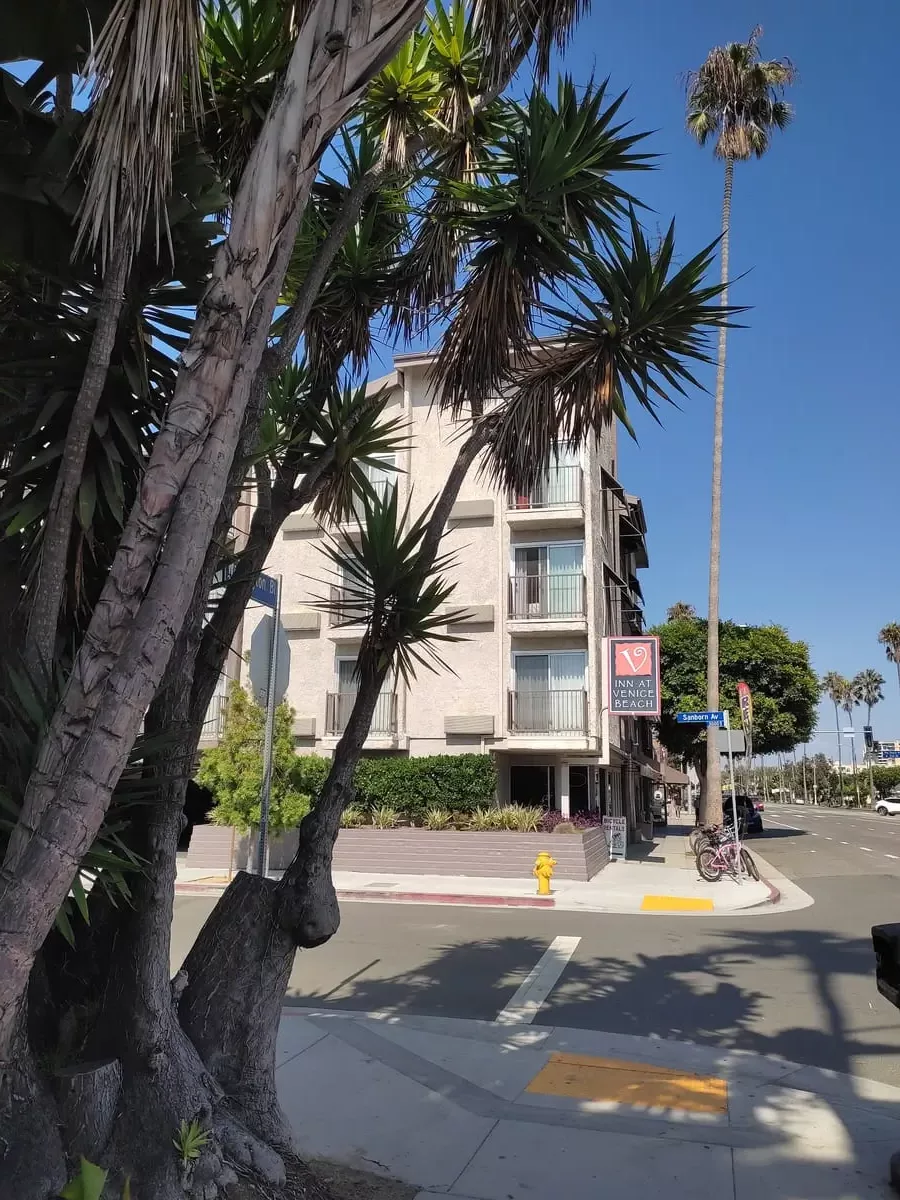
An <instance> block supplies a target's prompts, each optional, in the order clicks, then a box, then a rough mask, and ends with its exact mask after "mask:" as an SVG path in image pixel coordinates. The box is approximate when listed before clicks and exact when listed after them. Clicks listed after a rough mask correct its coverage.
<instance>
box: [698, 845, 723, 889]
mask: <svg viewBox="0 0 900 1200" xmlns="http://www.w3.org/2000/svg"><path fill="white" fill-rule="evenodd" d="M697 870H698V871H699V872H700V874H701V875H702V876H703V878H704V879H705V880H706V881H707V883H718V881H719V880H720V879H721V878H722V868H721V867H720V866H718V865H717V864H716V852H715V850H713V848H712V847H711V846H707V847H706V849H704V850H701V851H700V853H699V854H698V855H697Z"/></svg>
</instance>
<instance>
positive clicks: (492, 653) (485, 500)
mask: <svg viewBox="0 0 900 1200" xmlns="http://www.w3.org/2000/svg"><path fill="white" fill-rule="evenodd" d="M431 362H432V358H431V357H430V356H429V355H426V354H415V355H413V354H408V355H404V356H402V357H399V358H397V360H396V363H395V370H394V371H393V373H392V374H390V375H389V376H387V377H386V378H384V379H379V380H376V381H374V382H373V383H372V385H371V387H372V388H373V389H374V388H382V387H384V388H386V389H388V391H389V395H390V408H389V411H390V413H391V415H402V416H403V417H404V419H405V420H406V422H407V423H408V427H409V448H408V449H407V450H405V451H404V452H403V453H402V454H401V455H400V456H399V460H398V461H397V462H385V463H384V465H383V466H382V467H374V468H372V469H371V471H370V480H371V482H372V484H373V486H374V487H375V488H376V489H377V490H382V491H383V490H384V489H386V488H388V487H392V486H396V487H397V488H398V489H399V492H400V498H401V500H405V499H406V498H407V497H409V499H410V503H411V507H412V510H413V511H414V512H416V511H419V510H421V508H423V507H424V505H425V504H426V503H427V502H428V501H429V500H430V499H431V498H432V497H433V496H434V495H435V494H436V493H437V492H438V491H439V489H440V487H441V486H442V484H443V482H444V480H445V478H446V476H447V474H448V472H449V470H450V467H451V465H452V463H453V461H454V458H455V455H456V450H457V446H458V430H457V429H456V428H455V427H454V425H453V423H452V422H451V421H450V420H449V419H448V418H447V417H445V416H444V415H442V414H440V413H439V412H438V410H437V408H436V407H434V406H433V404H432V401H433V394H432V389H431V385H430V382H429V378H428V373H429V367H430V366H431ZM354 524H355V523H353V522H351V523H350V524H349V525H348V528H349V529H351V530H352V528H353V527H354ZM645 536H646V527H645V523H644V515H643V509H642V506H641V502H640V500H639V499H638V498H637V497H635V496H632V495H629V494H628V493H627V492H626V491H625V489H624V488H623V487H622V485H621V484H620V483H619V482H618V479H617V477H616V430H615V428H614V427H612V428H610V430H609V431H608V433H607V434H605V435H604V437H603V439H602V441H600V442H599V443H597V444H594V445H591V446H590V447H588V448H586V449H584V450H582V451H580V452H574V451H566V450H565V449H563V450H562V451H561V452H560V455H559V461H558V463H557V464H556V465H554V466H553V467H552V468H551V469H550V470H549V471H548V472H547V474H546V476H545V477H544V478H543V479H542V480H541V481H540V482H539V483H538V485H537V486H536V487H535V488H534V489H533V490H532V491H531V492H529V493H527V494H518V495H511V496H510V495H504V494H502V493H501V492H500V491H499V490H498V489H497V488H495V487H493V486H492V485H491V484H490V482H488V481H486V480H485V479H484V478H481V477H480V476H479V472H478V470H477V469H473V470H472V471H471V472H470V475H469V477H468V479H467V480H466V481H465V483H464V485H463V488H462V491H461V492H460V495H459V498H458V500H457V503H456V504H455V506H454V508H453V511H452V513H451V517H450V520H449V522H448V526H447V532H446V535H445V539H444V543H443V549H444V550H445V551H446V552H449V553H450V554H452V556H453V560H454V562H453V566H452V568H451V569H450V571H449V574H450V576H451V577H452V578H453V579H454V580H455V582H456V584H457V588H456V592H455V595H454V598H453V607H458V608H463V609H464V610H465V616H464V620H463V621H462V623H461V624H459V625H458V626H455V627H454V629H453V632H454V633H456V634H457V635H460V636H462V637H463V638H464V640H462V641H459V642H456V643H449V644H446V645H442V647H441V655H442V657H443V658H444V659H445V661H446V662H447V664H448V666H449V667H450V668H451V670H450V671H443V670H442V671H440V672H439V673H437V674H432V673H431V672H429V671H427V670H424V669H422V670H420V671H419V673H418V676H417V678H416V679H415V680H414V681H413V682H412V684H411V686H409V687H408V688H407V687H405V686H403V684H402V682H401V681H397V680H392V681H390V682H389V683H388V684H387V685H386V687H385V690H384V693H383V695H382V697H381V699H380V700H379V702H378V705H377V707H376V710H375V716H374V720H373V722H372V728H371V732H370V736H369V739H368V741H367V743H366V747H365V750H366V753H370V754H410V755H425V754H460V753H467V752H490V753H492V754H493V755H494V756H495V758H496V762H497V768H498V779H499V784H498V791H499V797H498V798H499V799H500V800H501V802H504V803H506V802H515V803H520V804H543V805H547V806H551V807H555V808H557V809H560V810H561V811H562V812H563V813H569V814H574V813H576V812H580V811H587V810H597V809H599V810H600V811H602V812H608V813H611V814H616V815H622V814H625V815H627V816H628V817H629V823H630V825H631V826H632V828H637V827H638V826H639V825H640V824H641V823H642V822H644V821H646V819H647V818H648V815H649V807H650V797H651V795H652V781H653V780H654V779H655V778H656V775H657V772H656V770H655V765H654V759H653V752H652V741H651V729H650V723H649V722H648V721H647V720H646V719H633V720H632V719H623V718H617V717H612V718H611V717H610V715H609V713H608V711H607V710H606V707H605V705H604V699H603V697H604V686H603V684H604V664H603V653H602V650H603V644H602V638H603V637H604V636H607V635H610V634H623V633H626V634H627V633H639V632H641V629H642V614H641V609H642V604H643V599H642V595H641V588H640V584H639V582H638V572H639V571H640V570H641V569H642V568H644V567H646V566H647V550H646V543H645ZM322 545H323V530H322V527H321V526H320V524H319V522H318V521H317V520H316V519H315V517H313V515H312V514H311V513H309V512H302V513H298V514H295V515H294V516H292V517H291V518H289V519H288V521H287V522H286V523H285V525H284V527H283V529H282V532H281V534H280V536H279V538H278V541H277V543H276V545H275V547H274V548H273V551H272V553H271V555H270V557H269V560H268V562H267V565H266V568H265V569H266V572H267V573H269V574H272V575H280V576H281V579H282V624H283V626H284V629H285V631H286V634H287V638H288V642H289V645H290V657H291V670H290V683H289V686H288V691H287V699H288V701H289V703H290V704H291V706H292V707H293V709H294V710H295V713H296V721H295V726H294V732H295V738H296V745H297V750H298V752H299V753H306V752H313V751H314V752H317V753H321V754H326V755H327V754H330V753H331V752H332V751H333V750H334V747H335V746H336V745H337V743H338V740H339V738H340V736H341V733H342V731H343V729H344V726H345V724H346V721H347V719H348V717H349V714H350V711H351V709H352V707H353V702H354V698H355V681H354V664H355V661H356V655H357V653H358V650H359V645H360V640H361V636H362V632H363V630H362V628H361V626H359V625H353V624H346V623H337V622H336V621H335V618H333V617H332V616H330V615H329V614H328V613H325V612H323V611H322V610H321V609H320V608H317V607H316V600H317V599H318V598H320V597H322V595H323V594H327V588H328V584H329V578H330V564H329V563H328V561H327V560H326V558H325V557H324V555H323V554H322ZM260 615H261V614H260V611H259V610H253V609H252V608H251V609H249V610H248V612H247V617H246V619H245V622H244V631H243V636H244V645H245V646H246V645H249V637H250V635H251V634H252V630H253V627H254V625H255V623H256V622H257V621H258V620H259V617H260ZM447 799H448V803H451V802H452V797H448V798H447Z"/></svg>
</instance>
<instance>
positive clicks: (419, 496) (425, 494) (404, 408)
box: [243, 362, 618, 762]
mask: <svg viewBox="0 0 900 1200" xmlns="http://www.w3.org/2000/svg"><path fill="white" fill-rule="evenodd" d="M432 401H433V395H432V392H431V388H430V384H429V381H428V379H427V366H426V365H414V364H409V363H407V364H404V363H402V362H401V363H400V369H399V371H398V373H397V375H396V376H395V384H394V387H393V391H392V396H391V405H390V409H389V413H390V415H401V414H402V415H403V416H404V417H405V418H406V420H407V421H408V423H409V440H410V448H409V450H408V451H406V452H405V453H404V454H403V455H402V456H401V457H400V461H399V463H398V465H399V466H400V467H401V473H400V474H399V476H398V487H399V490H400V496H401V500H405V499H406V498H407V497H408V498H409V499H410V503H411V508H412V510H413V512H416V513H417V512H419V511H421V509H422V508H423V507H424V506H425V505H426V504H427V503H428V502H429V501H430V500H431V499H433V497H434V496H435V495H436V493H437V492H438V491H439V489H440V487H441V486H442V485H443V482H444V480H445V479H446V477H447V474H448V472H449V470H450V468H451V466H452V464H453V461H454V459H455V457H456V453H457V449H458V431H457V430H456V429H455V428H454V426H453V423H452V422H451V421H450V420H449V419H448V418H447V417H446V416H444V415H442V414H440V413H439V412H438V410H437V407H436V406H433V404H432ZM615 458H616V437H615V429H614V427H612V428H611V429H610V430H609V431H608V433H607V435H605V436H604V438H603V439H602V442H601V444H600V445H599V446H592V447H590V448H589V449H588V450H587V451H586V452H585V455H584V459H583V466H584V490H583V495H584V510H585V511H584V526H583V529H579V528H578V527H577V526H573V527H565V528H560V527H554V528H551V529H547V530H546V531H544V530H542V531H540V532H537V531H533V530H531V529H528V530H526V529H523V528H515V529H512V530H511V529H510V527H509V525H508V523H507V520H506V507H507V506H506V497H505V496H504V495H502V494H501V493H500V492H499V490H497V489H496V488H493V487H492V486H491V485H490V483H489V482H487V481H486V480H485V479H484V478H481V477H480V476H479V473H478V470H477V468H476V469H473V470H472V471H470V473H469V476H468V478H467V479H466V480H465V482H464V484H463V486H462V489H461V492H460V497H459V498H460V500H461V501H467V500H481V501H483V500H485V499H487V498H490V499H492V500H493V512H492V516H491V517H490V518H487V517H485V516H480V517H478V518H477V519H473V520H464V521H458V522H452V523H451V524H450V526H449V527H448V531H447V534H446V536H445V539H444V543H443V549H444V551H445V553H447V554H449V555H450V556H451V557H452V560H453V561H452V563H451V565H449V566H448V568H447V570H446V574H447V575H448V576H449V577H450V579H451V580H453V581H455V582H456V583H457V588H456V592H455V595H454V597H453V600H452V603H453V604H454V605H455V606H459V607H462V608H468V607H475V606H483V605H491V606H493V618H494V619H493V622H491V623H485V624H478V625H471V624H468V625H463V626H461V627H458V628H457V629H454V631H453V632H454V633H455V634H457V636H460V637H461V638H462V639H463V640H460V641H459V642H456V643H452V644H451V643H444V644H441V645H439V646H438V647H437V649H438V652H439V654H440V655H441V657H442V658H443V659H444V660H445V662H446V663H447V666H448V668H450V669H449V670H448V669H442V668H439V669H438V671H437V673H432V672H429V671H427V670H424V669H420V670H419V672H418V675H417V678H416V679H415V680H414V681H413V682H412V684H411V686H410V688H409V690H408V691H407V690H406V689H404V688H403V687H399V688H398V700H397V718H398V730H399V737H398V739H397V742H396V748H397V749H398V750H400V751H408V752H409V753H410V754H434V753H467V752H471V751H477V750H480V749H491V748H496V749H509V750H510V752H516V751H518V750H519V748H520V743H518V742H516V740H515V739H507V736H506V735H507V728H506V727H507V703H508V701H507V693H508V689H509V686H510V683H511V674H512V654H513V652H514V650H532V651H540V650H553V649H581V648H584V649H585V650H586V651H587V687H588V695H589V731H588V732H589V735H590V736H591V737H593V738H597V737H598V736H599V735H600V734H601V732H602V730H603V726H604V714H603V697H602V685H601V661H600V651H601V638H602V636H603V635H604V634H605V633H606V632H607V630H606V629H605V627H604V624H605V618H604V612H605V605H604V595H603V572H602V570H601V569H600V565H599V564H600V562H601V561H602V555H603V553H604V552H607V551H608V550H611V552H612V553H613V554H615V553H616V541H617V539H616V538H615V537H613V538H612V539H611V547H605V546H604V539H603V531H602V522H601V519H600V518H601V513H602V506H603V492H602V489H601V483H600V471H599V464H600V463H601V462H602V463H603V465H604V466H605V468H606V469H607V470H609V471H610V472H611V473H612V472H614V470H615ZM582 537H583V538H584V545H585V555H584V563H585V572H586V576H587V621H586V631H582V632H565V633H546V634H541V635H538V634H536V633H531V634H521V633H515V634H510V633H509V632H508V630H507V627H506V606H507V588H508V583H507V581H508V576H509V572H510V544H511V543H519V544H521V543H535V542H547V541H577V540H581V538H582ZM323 543H324V534H323V533H322V532H320V531H307V532H303V533H300V534H298V533H296V532H293V533H292V532H287V531H283V532H282V533H281V534H280V535H279V537H278V539H277V541H276V543H275V546H274V547H273V550H272V553H271V554H270V556H269V559H268V560H267V563H266V567H265V570H266V571H267V573H269V574H280V575H281V576H282V581H283V582H282V587H283V602H282V608H283V611H284V612H285V613H288V614H291V613H293V614H296V613H300V612H304V611H310V610H311V609H312V608H313V606H314V604H315V601H316V599H317V598H321V597H323V596H326V595H327V593H328V583H329V581H330V580H329V578H328V573H329V564H328V561H327V560H326V559H325V558H324V556H323V555H322V553H321V548H322V545H323ZM261 615H262V614H261V610H259V609H258V608H256V607H253V606H251V608H250V609H249V610H248V613H247V617H246V619H245V622H244V641H243V646H244V648H245V649H246V648H247V647H249V645H250V638H251V636H252V633H253V629H254V628H255V626H256V624H257V622H258V621H259V619H260V616H261ZM289 642H290V648H291V674H290V683H289V686H288V692H287V699H288V701H289V703H290V704H291V705H292V707H293V708H294V709H295V711H296V713H297V716H298V717H300V718H314V719H315V723H316V724H315V728H316V736H315V739H304V740H303V741H302V742H300V743H298V750H300V751H301V752H303V751H304V750H306V751H308V750H311V749H315V750H317V751H319V752H324V753H328V752H329V750H330V749H331V748H333V745H334V739H325V738H324V733H325V708H326V694H327V693H328V692H329V691H334V690H335V687H336V661H337V659H338V657H344V656H346V657H352V656H353V654H354V653H355V651H356V649H357V646H358V643H355V642H352V641H348V640H347V637H346V633H344V634H343V636H336V634H335V631H333V630H331V629H330V628H329V622H328V615H327V614H325V613H322V614H321V616H320V621H319V628H318V629H303V630H300V631H295V632H292V633H291V634H290V635H289ZM486 715H490V716H492V717H493V718H494V736H493V737H490V736H485V737H481V736H475V735H447V734H445V730H444V722H445V718H446V717H448V716H450V717H464V716H469V717H478V716H486ZM613 725H614V726H617V725H618V723H617V722H613ZM610 740H611V741H612V742H613V743H614V744H615V743H616V742H617V741H618V731H617V728H616V729H613V730H611V731H610ZM592 745H594V747H596V745H597V743H596V742H593V743H592ZM547 749H548V750H551V751H553V750H556V751H557V752H560V751H564V750H565V745H564V744H563V745H556V744H549V743H548V746H547ZM531 750H533V747H529V748H527V749H526V751H525V752H526V753H527V752H530V751H531ZM581 752H582V753H583V752H584V751H583V749H582V751H581ZM593 753H594V754H596V749H595V750H594V751H593ZM608 760H609V755H608V745H607V743H606V740H605V739H604V740H603V742H602V743H601V749H600V754H599V755H598V756H597V757H596V759H595V761H601V762H603V761H608Z"/></svg>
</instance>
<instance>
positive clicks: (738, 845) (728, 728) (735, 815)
mask: <svg viewBox="0 0 900 1200" xmlns="http://www.w3.org/2000/svg"><path fill="white" fill-rule="evenodd" d="M725 731H726V733H727V734H728V773H729V775H730V776H731V815H732V818H733V820H734V844H735V847H736V848H737V854H736V856H735V857H736V865H737V878H738V883H741V882H743V881H742V879H741V874H742V872H741V831H740V827H739V825H738V811H737V790H736V789H735V786H734V755H733V754H732V752H731V722H730V721H729V719H728V709H727V708H726V709H725ZM708 736H709V734H707V737H708Z"/></svg>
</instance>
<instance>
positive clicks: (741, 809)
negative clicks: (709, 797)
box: [722, 789, 763, 835]
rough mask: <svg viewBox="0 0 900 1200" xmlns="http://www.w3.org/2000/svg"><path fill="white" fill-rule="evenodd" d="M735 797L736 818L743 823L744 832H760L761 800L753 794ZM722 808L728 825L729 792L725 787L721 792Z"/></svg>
mask: <svg viewBox="0 0 900 1200" xmlns="http://www.w3.org/2000/svg"><path fill="white" fill-rule="evenodd" d="M736 799H737V810H738V820H739V821H740V822H741V824H742V825H743V827H744V832H745V833H746V834H748V835H749V834H753V833H762V831H763V821H762V808H763V805H762V801H761V800H758V799H757V798H756V797H755V796H742V795H738V796H737V797H736ZM722 808H723V809H724V812H725V824H726V825H730V824H731V793H730V792H729V791H728V790H727V789H724V790H723V792H722Z"/></svg>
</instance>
